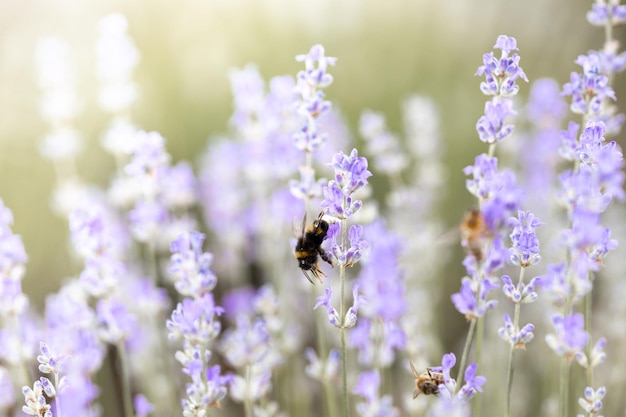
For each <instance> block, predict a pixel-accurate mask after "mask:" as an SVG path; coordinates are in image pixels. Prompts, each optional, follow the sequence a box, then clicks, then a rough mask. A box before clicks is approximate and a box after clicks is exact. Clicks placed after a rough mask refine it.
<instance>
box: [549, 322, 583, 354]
mask: <svg viewBox="0 0 626 417" xmlns="http://www.w3.org/2000/svg"><path fill="white" fill-rule="evenodd" d="M552 324H553V325H554V330H555V333H554V334H548V335H546V343H547V344H548V346H549V347H550V349H552V350H553V351H554V352H555V353H556V354H557V355H559V356H564V357H565V358H567V359H569V360H572V359H573V358H574V357H575V355H576V353H578V352H582V351H583V349H585V347H586V346H587V340H588V339H589V335H588V334H587V332H586V331H585V323H584V318H583V315H582V314H580V313H574V314H571V315H569V316H565V317H563V316H561V315H558V314H557V315H555V316H553V317H552Z"/></svg>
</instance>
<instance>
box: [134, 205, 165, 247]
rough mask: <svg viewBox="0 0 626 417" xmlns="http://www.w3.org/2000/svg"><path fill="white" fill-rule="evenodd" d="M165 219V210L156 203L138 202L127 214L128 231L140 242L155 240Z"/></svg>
mask: <svg viewBox="0 0 626 417" xmlns="http://www.w3.org/2000/svg"><path fill="white" fill-rule="evenodd" d="M167 219H168V213H167V210H166V209H165V207H163V205H162V204H160V203H158V202H156V201H145V200H141V201H138V202H137V204H136V205H135V208H134V209H133V210H132V211H131V212H129V213H128V220H129V221H130V230H131V232H132V234H133V236H134V237H135V238H136V239H137V240H138V241H140V242H150V241H154V240H156V239H157V237H158V236H159V235H160V234H161V233H162V228H163V224H164V223H165V222H166V221H167Z"/></svg>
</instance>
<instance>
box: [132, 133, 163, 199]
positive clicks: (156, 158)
mask: <svg viewBox="0 0 626 417" xmlns="http://www.w3.org/2000/svg"><path fill="white" fill-rule="evenodd" d="M169 161H170V156H169V155H168V154H167V152H166V150H165V139H163V137H162V136H161V135H160V134H159V133H158V132H139V133H138V134H137V137H136V143H135V147H134V149H133V158H132V159H131V161H130V163H128V165H126V167H125V168H124V169H125V171H126V173H127V174H128V175H129V176H131V177H144V176H148V177H150V176H155V175H157V173H158V172H159V171H160V170H161V169H162V168H164V167H166V166H167V165H168V164H169ZM144 191H145V190H144Z"/></svg>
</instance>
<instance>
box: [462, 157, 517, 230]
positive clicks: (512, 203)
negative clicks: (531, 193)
mask: <svg viewBox="0 0 626 417" xmlns="http://www.w3.org/2000/svg"><path fill="white" fill-rule="evenodd" d="M463 172H464V173H465V175H467V176H469V175H471V176H472V177H473V178H471V179H468V180H466V187H467V189H468V191H469V192H470V193H471V194H473V195H474V196H476V197H477V198H478V200H479V201H480V202H481V212H482V213H483V216H484V218H485V223H486V225H487V228H488V229H489V230H491V231H492V232H495V231H496V230H498V229H499V228H500V226H502V225H503V223H504V221H505V220H506V219H507V218H508V217H510V216H511V215H512V214H513V213H515V212H516V211H517V210H518V207H519V201H520V198H521V193H522V192H521V189H520V188H519V187H518V185H517V181H516V178H515V174H514V173H513V172H512V171H510V170H508V169H505V170H502V171H498V160H497V158H495V157H489V156H488V155H487V154H481V155H478V156H477V157H476V159H475V162H474V165H470V166H467V167H465V168H464V169H463Z"/></svg>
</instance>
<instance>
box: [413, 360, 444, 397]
mask: <svg viewBox="0 0 626 417" xmlns="http://www.w3.org/2000/svg"><path fill="white" fill-rule="evenodd" d="M409 364H410V365H411V373H412V374H413V376H414V377H415V391H413V399H415V398H417V396H418V395H420V394H424V395H431V394H434V395H437V394H439V385H441V384H443V382H444V376H443V373H441V372H437V371H433V368H426V372H423V373H421V374H419V373H417V371H416V370H415V366H414V365H413V362H411V361H409Z"/></svg>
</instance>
